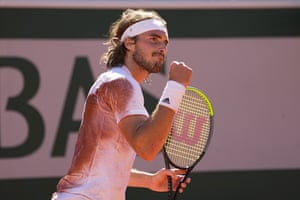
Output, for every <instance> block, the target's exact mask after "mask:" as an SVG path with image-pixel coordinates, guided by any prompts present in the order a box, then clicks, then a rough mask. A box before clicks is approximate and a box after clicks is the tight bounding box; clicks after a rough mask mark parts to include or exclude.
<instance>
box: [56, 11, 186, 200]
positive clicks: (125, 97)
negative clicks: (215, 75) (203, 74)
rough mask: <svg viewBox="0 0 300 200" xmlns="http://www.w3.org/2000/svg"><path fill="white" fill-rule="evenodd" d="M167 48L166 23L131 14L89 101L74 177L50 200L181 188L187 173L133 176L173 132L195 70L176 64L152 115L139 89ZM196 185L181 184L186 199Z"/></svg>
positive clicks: (116, 28)
mask: <svg viewBox="0 0 300 200" xmlns="http://www.w3.org/2000/svg"><path fill="white" fill-rule="evenodd" d="M168 42H169V38H168V32H167V28H166V22H165V20H164V19H162V18H161V17H160V16H159V15H158V14H157V13H156V12H155V11H145V10H140V9H139V10H133V9H127V10H125V11H124V12H123V14H122V16H121V18H120V19H118V20H117V21H116V22H114V23H113V24H112V26H111V28H110V37H109V40H108V42H107V43H106V44H107V45H108V50H107V52H106V53H104V54H103V56H102V58H101V61H103V62H104V63H105V64H106V66H107V71H106V72H104V73H102V74H101V75H100V76H99V77H98V78H97V80H96V81H95V83H94V84H93V86H92V87H91V89H90V91H89V94H88V96H87V99H86V102H85V107H84V111H83V115H82V116H83V119H82V122H81V126H80V129H79V135H78V139H77V142H76V147H75V152H74V156H73V159H72V164H71V167H70V169H69V171H68V173H67V174H66V175H65V176H64V177H63V178H61V180H60V181H59V183H58V185H57V192H55V193H54V194H53V197H52V199H53V200H54V199H59V200H63V199H72V200H75V199H95V200H96V199H97V200H124V199H125V192H126V188H127V187H143V188H148V189H150V190H153V191H160V192H161V191H167V190H168V183H167V176H171V177H172V181H173V186H174V188H173V189H175V188H176V187H177V186H178V185H179V183H180V180H181V178H182V176H181V175H180V174H182V173H183V170H179V169H172V170H167V169H161V170H159V171H158V172H156V173H147V172H143V171H138V170H135V169H132V166H133V162H134V159H135V157H136V155H138V156H140V157H141V158H142V159H144V160H147V161H150V160H153V159H154V158H155V156H156V155H157V154H158V153H159V152H160V150H161V149H162V146H163V144H164V142H165V140H166V138H167V136H168V133H169V131H170V129H171V124H172V120H173V117H174V114H175V113H176V111H177V109H178V107H179V104H180V101H181V98H182V96H183V94H184V92H185V88H186V87H187V86H188V85H189V83H190V80H191V76H192V70H191V68H189V67H188V66H186V65H185V64H184V63H183V62H177V61H173V62H172V63H171V64H170V71H169V80H168V81H167V84H166V86H165V88H164V91H163V94H162V96H161V98H160V101H159V103H158V105H157V106H156V108H155V110H154V111H153V113H152V114H151V115H149V114H148V112H147V111H146V109H145V107H144V98H143V94H142V89H141V86H140V83H141V82H143V81H144V80H145V79H146V78H147V77H148V75H149V74H150V73H158V72H160V71H161V70H162V66H163V63H164V61H165V56H166V51H167V45H168ZM189 182H190V178H188V179H187V181H186V182H184V183H181V189H180V192H182V191H183V189H184V188H185V187H186V186H187V184H188V183H189Z"/></svg>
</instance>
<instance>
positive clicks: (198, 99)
mask: <svg viewBox="0 0 300 200" xmlns="http://www.w3.org/2000/svg"><path fill="white" fill-rule="evenodd" d="M213 117H214V111H213V107H212V105H211V102H210V101H209V99H208V98H207V96H206V95H205V94H204V93H203V92H201V91H200V90H198V89H197V88H194V87H187V89H186V92H185V94H184V96H183V98H182V101H181V103H180V106H179V109H178V111H177V112H176V114H175V117H174V121H173V124H172V127H171V131H170V133H169V136H168V138H167V140H166V142H165V144H164V146H163V155H164V160H165V166H166V169H170V164H171V165H173V166H174V167H176V168H179V169H185V170H186V174H185V175H184V177H183V179H182V180H181V183H182V182H184V181H185V180H186V178H187V177H188V175H189V173H190V172H191V171H192V170H193V168H194V167H195V166H196V164H197V163H198V162H199V161H200V160H201V159H202V157H203V156H204V154H205V152H206V149H207V146H208V144H209V140H210V138H211V135H212V132H213ZM168 189H169V193H168V198H169V200H175V199H176V197H177V194H178V192H179V189H180V184H179V186H178V187H177V189H176V191H175V193H174V194H173V191H172V180H171V177H168Z"/></svg>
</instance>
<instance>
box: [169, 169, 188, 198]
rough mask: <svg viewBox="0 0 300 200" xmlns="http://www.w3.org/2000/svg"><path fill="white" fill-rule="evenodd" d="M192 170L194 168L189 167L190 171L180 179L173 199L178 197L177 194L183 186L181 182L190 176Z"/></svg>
mask: <svg viewBox="0 0 300 200" xmlns="http://www.w3.org/2000/svg"><path fill="white" fill-rule="evenodd" d="M191 171H192V168H190V169H188V171H187V172H186V174H185V176H184V177H183V179H182V180H181V181H180V183H179V185H178V186H177V188H176V191H175V193H174V197H173V200H176V199H177V194H178V193H179V189H180V188H181V183H183V182H185V180H186V179H187V177H188V176H189V174H190V172H191Z"/></svg>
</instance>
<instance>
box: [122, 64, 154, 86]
mask: <svg viewBox="0 0 300 200" xmlns="http://www.w3.org/2000/svg"><path fill="white" fill-rule="evenodd" d="M125 66H126V67H127V68H128V70H129V71H130V72H131V74H132V76H133V78H134V79H135V80H136V81H137V82H139V83H142V82H143V81H144V80H145V79H146V78H147V77H148V75H149V72H148V71H147V70H145V69H143V68H142V67H140V66H139V65H137V64H136V63H135V62H134V61H133V60H128V59H125Z"/></svg>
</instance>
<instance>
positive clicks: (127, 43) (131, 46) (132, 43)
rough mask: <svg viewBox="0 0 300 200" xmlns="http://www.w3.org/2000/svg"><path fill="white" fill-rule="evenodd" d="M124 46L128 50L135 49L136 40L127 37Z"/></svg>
mask: <svg viewBox="0 0 300 200" xmlns="http://www.w3.org/2000/svg"><path fill="white" fill-rule="evenodd" d="M124 46H125V47H126V49H127V50H129V51H133V49H134V48H135V41H134V40H133V39H130V38H125V40H124Z"/></svg>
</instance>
